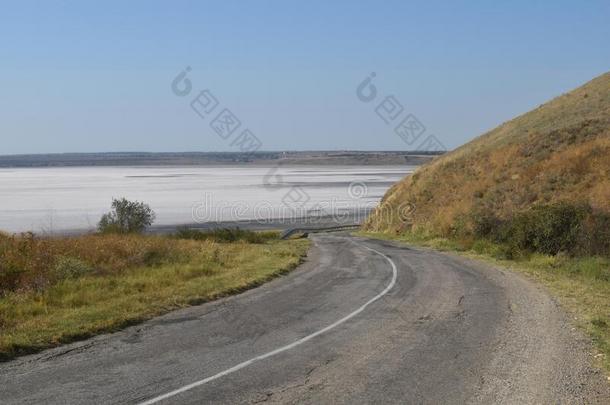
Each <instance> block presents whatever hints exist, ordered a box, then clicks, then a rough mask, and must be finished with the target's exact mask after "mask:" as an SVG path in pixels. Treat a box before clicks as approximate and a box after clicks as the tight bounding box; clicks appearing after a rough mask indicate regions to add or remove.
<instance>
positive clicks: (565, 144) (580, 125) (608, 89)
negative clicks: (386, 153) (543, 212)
mask: <svg viewBox="0 0 610 405" xmlns="http://www.w3.org/2000/svg"><path fill="white" fill-rule="evenodd" d="M558 201H567V202H573V203H578V204H580V203H587V204H589V205H590V206H591V207H592V208H593V209H594V210H598V211H603V212H610V73H606V74H604V75H602V76H600V77H598V78H596V79H594V80H592V81H590V82H589V83H587V84H585V85H584V86H582V87H580V88H578V89H576V90H574V91H571V92H569V93H567V94H564V95H562V96H560V97H557V98H555V99H554V100H552V101H550V102H548V103H546V104H544V105H541V106H540V107H538V108H536V109H535V110H533V111H530V112H528V113H526V114H524V115H522V116H520V117H517V118H515V119H513V120H511V121H509V122H506V123H504V124H502V125H500V126H499V127H498V128H496V129H494V130H492V131H490V132H488V133H486V134H484V135H482V136H480V137H479V138H476V139H475V140H473V141H472V142H469V143H467V144H466V145H464V146H462V147H460V148H459V149H456V150H455V151H453V152H451V153H448V154H446V155H444V156H442V157H440V158H438V159H436V160H434V161H433V162H431V163H429V164H427V165H425V166H422V167H421V168H420V169H419V170H418V171H417V172H416V173H415V174H414V175H413V176H411V177H408V178H406V179H404V180H403V181H401V182H400V183H398V184H396V185H395V186H394V187H392V188H391V189H390V191H389V192H388V193H387V194H386V196H385V197H384V199H383V202H382V204H381V206H380V207H379V208H378V209H377V211H376V213H375V214H373V215H372V216H371V217H370V219H369V220H368V222H367V224H366V228H367V229H368V230H371V231H383V232H392V233H402V232H404V231H408V230H412V228H413V230H420V231H425V232H429V233H432V234H436V235H442V236H450V235H452V234H454V233H456V232H463V231H466V232H467V231H469V230H472V228H473V227H474V226H475V223H474V221H473V218H472V217H473V215H476V213H485V214H489V213H491V214H493V215H495V216H497V217H498V218H500V219H507V218H510V217H512V216H514V215H516V214H517V213H518V212H520V211H523V210H527V209H528V208H530V207H532V206H533V205H536V204H542V203H545V204H549V203H554V202H558ZM411 210H412V211H411ZM405 211H408V212H407V214H408V215H405ZM401 212H402V213H401ZM464 228H465V229H464Z"/></svg>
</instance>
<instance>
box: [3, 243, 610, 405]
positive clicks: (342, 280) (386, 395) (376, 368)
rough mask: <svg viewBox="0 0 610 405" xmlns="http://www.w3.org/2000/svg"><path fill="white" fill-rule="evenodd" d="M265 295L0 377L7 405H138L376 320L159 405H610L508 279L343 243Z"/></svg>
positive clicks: (25, 363) (542, 296)
mask: <svg viewBox="0 0 610 405" xmlns="http://www.w3.org/2000/svg"><path fill="white" fill-rule="evenodd" d="M311 238H312V240H313V242H314V246H313V247H312V249H311V251H310V253H309V257H308V260H307V262H306V263H305V264H303V265H302V266H300V267H299V268H298V269H296V270H295V271H293V272H291V273H290V274H288V275H286V276H283V277H280V278H278V279H276V280H274V281H272V282H270V283H268V284H265V285H263V286H261V287H259V288H256V289H253V290H250V291H248V292H246V293H243V294H240V295H238V296H234V297H230V298H227V299H223V300H220V301H216V302H213V303H209V304H204V305H201V306H196V307H190V308H186V309H183V310H179V311H175V312H172V313H170V314H167V315H165V316H162V317H159V318H155V319H153V320H151V321H148V322H145V323H142V324H140V325H137V326H133V327H130V328H128V329H125V330H123V331H121V332H117V333H113V334H107V335H102V336H98V337H96V338H93V339H89V340H87V341H82V342H78V343H74V344H70V345H66V346H62V347H59V348H56V349H51V350H47V351H44V352H42V353H38V354H35V355H30V356H26V357H22V358H19V359H16V360H13V361H11V362H7V363H0V403H2V404H22V403H44V404H80V403H96V404H99V403H102V404H104V403H108V404H115V403H129V404H131V403H141V402H144V401H147V400H149V399H151V398H156V397H158V396H160V395H163V394H165V393H168V392H171V391H174V390H176V389H179V388H181V387H184V386H186V385H189V384H192V383H194V382H196V381H199V380H202V379H205V378H207V377H209V376H213V375H216V374H218V373H221V372H223V371H226V370H229V369H231V368H232V367H234V366H235V365H237V364H240V363H242V362H244V361H246V360H249V359H252V358H254V357H256V356H260V355H263V354H265V353H269V352H271V351H273V350H276V349H277V348H279V347H283V346H286V345H289V344H291V343H293V342H295V341H298V340H299V339H301V338H303V337H304V336H307V335H310V334H312V333H315V332H316V331H319V330H321V329H323V328H325V327H326V326H328V325H331V324H333V323H334V322H336V321H337V320H338V319H341V318H342V317H344V316H346V315H347V314H349V313H351V312H353V311H354V310H356V309H357V308H358V307H360V306H362V305H363V304H364V303H366V302H367V301H368V300H370V299H371V298H372V297H374V296H376V295H377V294H379V293H380V292H382V291H383V290H384V288H386V287H387V286H388V284H389V283H390V280H391V279H392V269H391V266H390V264H389V263H388V261H387V260H386V259H385V258H384V257H383V256H381V255H379V254H376V253H374V252H372V251H371V250H369V249H367V247H369V248H372V249H375V250H376V251H378V252H381V253H383V254H385V255H386V256H388V257H389V258H390V259H391V260H392V261H393V262H394V263H395V264H396V267H397V270H398V273H397V281H396V284H395V285H394V286H393V288H392V289H391V290H390V291H389V292H388V293H387V294H386V295H384V296H383V297H381V298H380V299H379V300H378V301H376V302H374V303H372V304H371V305H370V306H368V307H367V308H366V309H365V310H364V311H362V312H361V313H359V314H358V315H356V316H355V317H353V318H352V319H349V320H347V321H346V322H344V323H342V324H340V325H338V326H337V327H335V328H334V329H332V330H329V331H327V332H325V333H323V334H321V335H319V336H316V337H314V338H313V339H311V340H308V341H306V342H304V343H303V344H300V345H298V346H295V347H292V348H290V349H289V350H286V351H283V352H281V353H277V354H275V355H273V356H270V357H267V358H264V359H262V360H260V361H256V362H254V363H252V364H249V365H248V366H246V367H244V368H242V369H240V370H237V371H235V372H231V373H229V374H227V375H224V376H222V377H220V378H217V379H215V380H213V381H210V382H208V383H205V384H202V385H199V386H197V387H194V388H192V389H190V390H188V391H185V392H182V393H179V394H177V395H175V396H172V397H170V398H168V399H165V400H163V401H161V402H160V403H167V404H201V403H227V404H234V403H259V402H268V403H299V404H301V403H306V404H320V403H324V404H326V403H333V404H354V403H610V385H609V384H608V383H607V382H606V381H605V379H606V377H605V376H604V375H603V373H601V372H600V371H599V370H597V369H595V368H593V367H591V365H590V361H591V350H592V349H591V347H590V345H589V341H588V340H587V339H586V338H585V337H584V336H583V335H582V334H581V333H580V332H579V331H577V330H575V328H573V327H572V326H571V325H570V323H569V321H568V320H567V317H566V315H565V314H564V313H563V312H562V311H561V310H560V308H559V307H558V306H557V304H556V303H555V302H554V300H553V299H552V298H551V297H549V296H548V295H547V293H546V292H545V291H544V290H543V289H541V288H540V287H538V286H537V285H535V284H534V283H532V282H530V281H528V280H526V279H525V278H523V277H522V276H519V275H517V274H513V273H511V272H507V271H503V270H499V269H495V268H491V267H489V266H486V265H483V264H481V263H478V262H474V261H470V260H467V259H464V258H460V257H457V256H453V255H449V254H443V253H438V252H434V251H431V250H425V249H415V248H406V247H404V246H400V245H396V244H394V243H390V242H385V241H378V240H371V239H364V238H358V237H353V236H349V235H346V234H317V235H312V236H311Z"/></svg>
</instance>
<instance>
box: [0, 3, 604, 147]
mask: <svg viewBox="0 0 610 405" xmlns="http://www.w3.org/2000/svg"><path fill="white" fill-rule="evenodd" d="M1 6H2V8H1V10H2V11H1V12H0V44H1V46H0V84H1V89H2V97H1V98H0V131H1V136H2V142H1V144H0V154H12V153H47V152H95V151H191V150H192V151H219V150H232V147H231V146H230V145H229V143H228V142H227V141H225V140H223V139H221V138H220V137H219V136H217V135H216V134H215V133H214V132H213V131H212V130H211V129H210V127H209V126H208V123H209V119H207V120H205V121H204V120H202V119H200V118H199V117H198V116H197V115H196V114H195V113H194V112H193V111H192V110H191V108H190V106H189V97H190V96H188V97H184V98H180V97H177V96H175V95H174V94H173V93H172V91H171V89H170V83H171V81H172V80H173V78H174V77H175V76H176V75H177V74H178V73H179V72H180V71H181V70H182V69H183V68H184V67H185V66H190V67H192V71H191V73H190V75H189V77H190V79H191V80H192V84H193V88H194V90H193V92H195V91H198V90H203V89H205V88H208V89H210V90H211V91H212V92H213V93H214V94H215V95H216V96H217V97H218V99H219V101H220V105H221V106H223V107H228V108H230V109H231V110H232V111H233V112H234V113H235V114H236V115H237V116H238V117H239V119H240V120H241V121H242V123H243V126H244V127H247V128H249V129H250V130H251V131H252V132H253V133H254V134H256V135H257V136H258V137H259V138H260V139H261V141H262V142H263V149H266V150H282V149H291V150H294V149H376V150H386V149H397V150H404V149H409V147H408V146H406V145H405V144H404V143H403V142H402V140H401V139H400V138H399V137H398V136H397V135H396V134H394V133H393V132H392V128H391V127H390V126H387V125H386V124H384V122H383V121H381V120H380V119H379V117H378V116H377V115H376V114H375V112H374V106H373V105H372V104H365V103H363V102H361V101H359V100H358V99H357V98H356V95H355V91H356V87H357V85H358V84H359V83H360V82H361V81H362V80H363V79H364V78H365V76H367V75H368V74H369V73H370V72H373V71H374V72H375V73H376V74H377V77H376V79H375V82H374V83H375V85H376V86H377V88H378V91H379V94H380V96H386V95H394V96H395V97H396V99H397V100H399V101H400V102H401V103H402V104H403V105H404V107H405V113H407V112H409V113H413V114H415V115H416V116H417V117H418V118H419V120H420V121H421V122H423V123H424V125H426V127H427V130H428V133H430V134H434V135H436V136H437V137H438V138H439V139H440V140H442V142H444V143H445V144H446V145H447V147H449V148H453V147H455V146H458V145H460V144H462V143H464V142H466V141H468V140H469V139H472V138H473V137H475V136H477V135H479V134H481V133H482V132H484V131H485V130H487V129H491V128H493V127H495V126H496V125H498V124H500V123H502V122H503V121H505V120H507V119H510V118H511V117H513V116H515V115H516V114H520V113H522V112H525V111H527V110H529V109H531V108H533V107H536V106H537V105H539V104H541V103H542V102H544V101H545V100H548V99H549V98H552V97H554V96H557V95H559V94H561V93H563V92H565V91H568V90H570V89H572V88H574V87H577V86H579V85H580V84H582V83H584V82H586V81H588V80H590V79H591V78H593V77H594V76H597V75H599V74H601V73H604V72H605V71H608V70H610V2H608V1H607V0H606V1H585V2H576V1H571V2H568V1H545V2H543V1H511V2H491V1H469V2H455V1H447V2H437V1H421V2H409V1H379V0H377V1H330V0H327V1H317V0H315V1H312V0H309V1H302V0H301V1H288V0H284V1H262V0H260V1H245V0H244V1H240V2H238V1H225V0H223V1H220V0H215V1H209V2H208V1H198V2H194V1H193V2H186V1H96V2H93V1H56V2H52V1H47V2H42V1H41V2H29V1H10V2H3V3H2V5H1ZM193 95H195V93H193V94H192V95H191V96H193ZM190 98H192V97H190Z"/></svg>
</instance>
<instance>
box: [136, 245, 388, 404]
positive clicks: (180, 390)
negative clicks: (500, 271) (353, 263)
mask: <svg viewBox="0 0 610 405" xmlns="http://www.w3.org/2000/svg"><path fill="white" fill-rule="evenodd" d="M354 244H356V245H358V246H361V247H363V248H365V249H368V250H370V251H371V252H374V253H377V254H378V255H380V256H382V257H383V258H384V259H386V260H387V261H388V263H390V265H391V266H392V281H391V282H390V284H388V286H387V287H386V288H385V289H384V290H383V291H382V292H380V293H379V294H377V295H376V296H374V297H373V298H371V299H370V300H368V301H367V302H366V303H365V304H364V305H362V306H361V307H360V308H358V309H357V310H355V311H354V312H352V313H350V314H349V315H347V316H344V317H343V318H341V319H339V320H338V321H336V322H335V323H333V324H331V325H328V326H327V327H325V328H324V329H320V330H319V331H317V332H314V333H312V334H311V335H307V336H305V337H304V338H301V339H299V340H297V341H295V342H293V343H291V344H289V345H286V346H282V347H280V348H278V349H275V350H273V351H270V352H268V353H265V354H262V355H260V356H257V357H254V358H252V359H250V360H246V361H244V362H243V363H239V364H238V365H236V366H234V367H231V368H229V369H227V370H225V371H221V372H220V373H218V374H215V375H213V376H211V377H208V378H204V379H203V380H199V381H196V382H194V383H191V384H188V385H185V386H184V387H182V388H178V389H177V390H174V391H170V392H168V393H166V394H163V395H160V396H158V397H155V398H152V399H149V400H148V401H145V402H142V403H140V405H150V404H155V403H157V402H160V401H163V400H165V399H168V398H171V397H173V396H176V395H178V394H181V393H183V392H186V391H189V390H192V389H193V388H196V387H199V386H200V385H203V384H206V383H209V382H210V381H214V380H217V379H219V378H220V377H224V376H226V375H228V374H232V373H234V372H236V371H238V370H241V369H242V368H245V367H248V366H249V365H251V364H253V363H255V362H257V361H260V360H264V359H266V358H268V357H272V356H275V355H276V354H279V353H282V352H285V351H287V350H290V349H293V348H295V347H297V346H299V345H301V344H303V343H305V342H307V341H309V340H311V339H313V338H315V337H317V336H320V335H321V334H323V333H326V332H328V331H329V330H331V329H334V328H336V327H337V326H339V325H341V324H342V323H344V322H346V321H348V320H350V319H351V318H353V317H355V316H356V315H358V314H359V313H361V312H362V311H364V310H365V309H366V307H368V306H369V305H371V304H372V303H373V302H375V301H377V300H378V299H379V298H381V297H383V296H384V295H386V294H387V293H388V292H389V291H390V290H391V289H392V287H394V284H396V278H397V277H398V270H397V269H396V264H394V262H393V261H392V259H390V258H389V257H388V256H386V255H384V254H383V253H381V252H379V251H377V250H375V249H372V248H370V247H368V246H364V245H361V244H358V243H355V242H354Z"/></svg>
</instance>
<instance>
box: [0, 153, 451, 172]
mask: <svg viewBox="0 0 610 405" xmlns="http://www.w3.org/2000/svg"><path fill="white" fill-rule="evenodd" d="M441 154H442V152H417V151H301V152H288V151H287V152H254V153H235V152H159V153H153V152H110V153H57V154H39V155H36V154H30V155H2V156H0V168H26V167H98V166H101V167H105V166H222V165H256V166H265V165H328V166H330V165H347V166H351V165H354V166H358V165H360V166H373V165H380V166H385V165H405V164H406V165H421V164H424V163H426V162H428V161H430V160H432V159H434V158H435V157H437V156H439V155H441Z"/></svg>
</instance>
